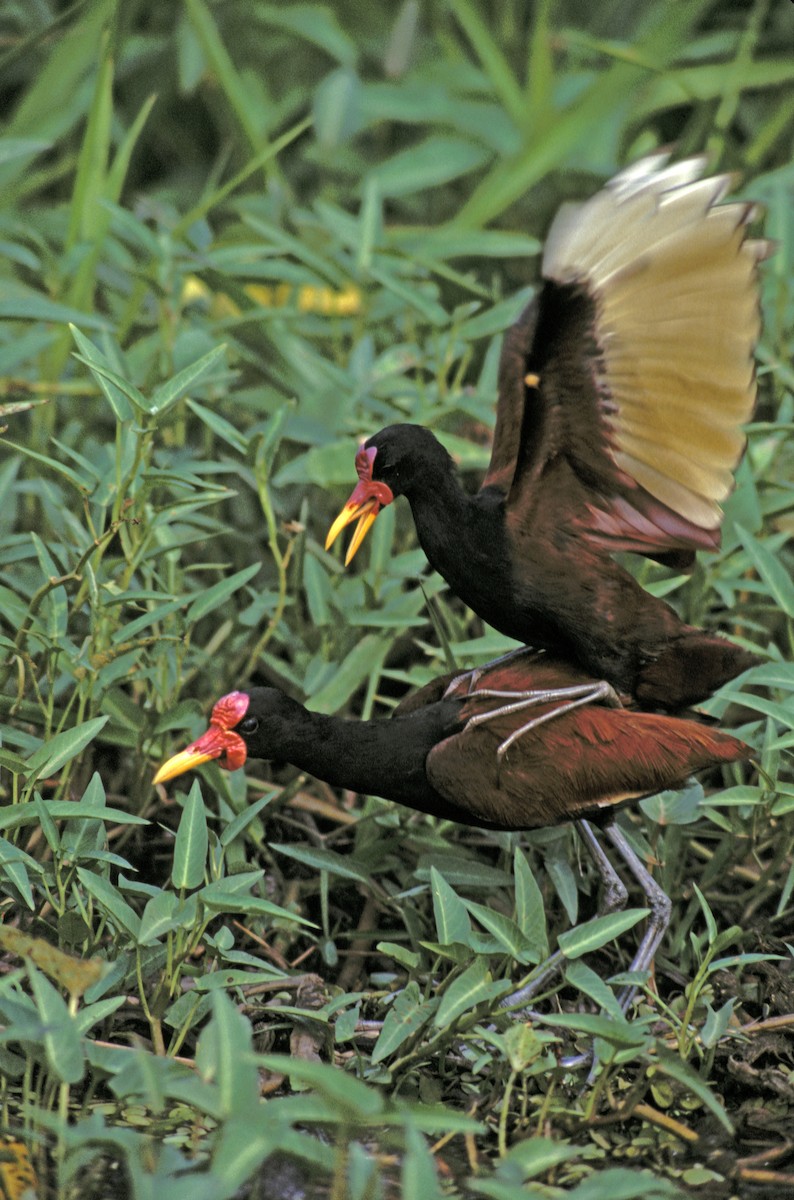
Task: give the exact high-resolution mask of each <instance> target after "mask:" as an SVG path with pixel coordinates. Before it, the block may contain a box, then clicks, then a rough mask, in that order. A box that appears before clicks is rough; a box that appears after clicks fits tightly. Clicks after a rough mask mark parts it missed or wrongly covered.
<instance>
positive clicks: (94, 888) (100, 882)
mask: <svg viewBox="0 0 794 1200" xmlns="http://www.w3.org/2000/svg"><path fill="white" fill-rule="evenodd" d="M77 877H78V879H79V880H80V882H81V883H82V885H83V887H84V888H85V890H86V891H87V892H89V893H90V894H91V895H92V896H93V897H94V899H95V900H96V901H97V903H98V904H99V906H100V909H101V910H102V913H103V914H104V915H105V916H108V917H110V919H111V921H113V923H114V924H115V925H116V926H117V927H118V928H119V929H120V930H122V931H123V932H124V933H128V934H129V935H130V936H131V937H132V938H134V939H135V940H136V941H137V940H138V938H139V936H140V929H141V921H140V917H139V916H138V914H137V913H136V912H135V910H134V909H132V908H131V907H130V906H129V904H128V903H127V901H126V900H125V899H124V897H123V896H122V895H121V893H120V892H119V890H118V889H117V888H115V887H114V886H113V884H112V883H110V882H109V880H107V879H103V878H102V876H101V875H95V874H94V873H93V872H92V871H88V870H86V869H85V867H78V868H77Z"/></svg>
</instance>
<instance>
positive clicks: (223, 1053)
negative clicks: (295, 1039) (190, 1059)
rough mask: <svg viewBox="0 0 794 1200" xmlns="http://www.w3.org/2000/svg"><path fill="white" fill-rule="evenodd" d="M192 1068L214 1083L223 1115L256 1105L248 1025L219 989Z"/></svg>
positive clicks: (254, 1062)
mask: <svg viewBox="0 0 794 1200" xmlns="http://www.w3.org/2000/svg"><path fill="white" fill-rule="evenodd" d="M196 1067H197V1069H198V1071H199V1073H200V1074H201V1075H202V1076H204V1078H206V1079H208V1080H211V1081H212V1082H213V1083H214V1084H215V1085H216V1086H217V1088H218V1092H219V1099H220V1110H221V1112H222V1113H223V1114H224V1116H233V1115H234V1114H236V1113H244V1112H246V1111H250V1110H251V1109H252V1108H255V1107H256V1104H257V1101H258V1098H259V1086H258V1083H259V1080H258V1070H257V1066H256V1061H255V1058H254V1053H253V1046H252V1040H251V1025H250V1022H249V1021H248V1020H247V1019H246V1018H245V1017H244V1016H243V1014H242V1013H241V1012H238V1010H237V1007H236V1006H235V1005H234V1004H233V1003H232V1001H231V1000H230V999H229V997H228V996H227V995H226V993H225V992H224V991H222V990H219V991H216V992H215V993H214V994H213V997H212V1020H211V1021H210V1023H209V1025H207V1026H206V1027H205V1029H204V1031H203V1032H202V1034H201V1037H200V1038H199V1044H198V1049H197V1051H196Z"/></svg>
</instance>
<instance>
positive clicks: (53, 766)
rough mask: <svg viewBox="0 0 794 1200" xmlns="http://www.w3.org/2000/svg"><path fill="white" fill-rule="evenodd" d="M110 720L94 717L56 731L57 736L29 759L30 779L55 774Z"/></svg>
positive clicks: (40, 747)
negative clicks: (58, 731)
mask: <svg viewBox="0 0 794 1200" xmlns="http://www.w3.org/2000/svg"><path fill="white" fill-rule="evenodd" d="M108 720H109V718H108V717H94V718H93V720H91V721H83V723H82V724H81V725H75V726H73V728H72V729H64V730H63V732H62V733H56V735H55V737H53V738H50V740H49V741H48V742H45V743H44V745H43V746H39V748H38V750H37V751H36V752H35V754H33V755H31V757H30V758H29V759H28V764H27V768H28V777H29V779H30V781H33V780H34V779H39V778H40V777H41V776H43V775H44V776H46V775H54V774H55V772H56V771H59V770H60V769H61V767H62V766H63V765H64V763H67V762H69V761H70V760H71V759H73V758H76V757H77V755H78V754H79V753H80V751H81V750H84V749H85V747H86V746H87V745H88V743H89V742H91V741H93V739H94V738H95V737H96V735H97V734H98V733H99V731H100V729H104V727H105V725H106V724H107V722H108Z"/></svg>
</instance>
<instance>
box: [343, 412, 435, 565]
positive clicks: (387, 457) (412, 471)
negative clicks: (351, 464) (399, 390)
mask: <svg viewBox="0 0 794 1200" xmlns="http://www.w3.org/2000/svg"><path fill="white" fill-rule="evenodd" d="M451 470H452V459H451V458H450V457H449V455H448V454H447V452H446V450H445V449H444V447H443V446H442V445H441V443H440V442H438V441H437V440H436V438H435V437H434V436H433V434H432V433H431V432H430V430H429V429H424V428H423V427H422V426H421V425H407V424H406V425H388V426H387V427H386V428H385V429H381V431H380V433H376V434H373V436H372V437H371V438H369V440H368V441H366V442H365V443H364V445H363V446H362V447H361V449H360V450H359V452H358V454H357V455H356V472H357V473H358V480H359V481H358V484H357V485H356V487H355V488H354V489H353V492H352V493H351V496H350V499H349V500H348V502H347V504H346V505H345V507H344V508H343V509H342V511H341V512H340V514H339V516H338V517H337V518H336V520H335V521H334V523H333V525H332V526H331V528H330V529H329V530H328V536H327V538H326V539H325V548H326V550H328V549H330V547H331V546H332V545H333V543H334V542H335V541H336V539H337V537H338V536H339V534H340V533H341V531H342V530H343V529H344V528H345V526H346V525H349V524H350V522H351V521H358V524H357V526H356V530H355V533H354V534H353V537H352V538H351V540H350V545H349V546H348V548H347V554H346V556H345V566H347V564H348V563H349V562H350V560H351V559H352V557H353V555H354V554H355V553H356V551H357V550H358V548H359V546H360V545H361V543H362V542H363V540H364V538H365V536H366V534H367V530H368V529H369V528H370V526H371V525H372V523H373V521H374V520H375V518H376V517H377V515H378V513H379V512H380V510H381V508H383V506H384V505H386V504H391V502H392V500H393V499H394V497H395V496H403V495H407V496H408V497H409V499H410V497H411V495H412V493H415V492H416V491H417V490H418V489H419V488H420V487H424V488H429V489H431V490H432V488H433V486H434V480H435V479H436V478H437V477H438V475H439V473H443V472H449V471H451Z"/></svg>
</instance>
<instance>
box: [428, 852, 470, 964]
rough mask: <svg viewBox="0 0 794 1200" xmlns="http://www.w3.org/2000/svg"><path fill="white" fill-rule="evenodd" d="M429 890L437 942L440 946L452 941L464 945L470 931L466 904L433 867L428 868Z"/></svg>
mask: <svg viewBox="0 0 794 1200" xmlns="http://www.w3.org/2000/svg"><path fill="white" fill-rule="evenodd" d="M430 891H431V894H432V896H433V913H434V915H435V919H436V934H437V937H438V940H439V942H440V943H441V945H442V946H449V945H452V944H453V943H454V942H462V943H463V944H464V945H466V944H467V943H468V941H469V934H470V933H471V921H470V920H469V914H468V912H467V911H466V905H465V904H464V903H463V901H462V900H461V899H460V897H459V896H458V895H457V894H456V893H455V892H454V891H453V890H452V888H451V887H450V886H449V884H448V883H447V881H446V879H445V878H444V876H443V875H442V874H441V873H440V872H439V871H437V870H436V868H435V867H431V868H430Z"/></svg>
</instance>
